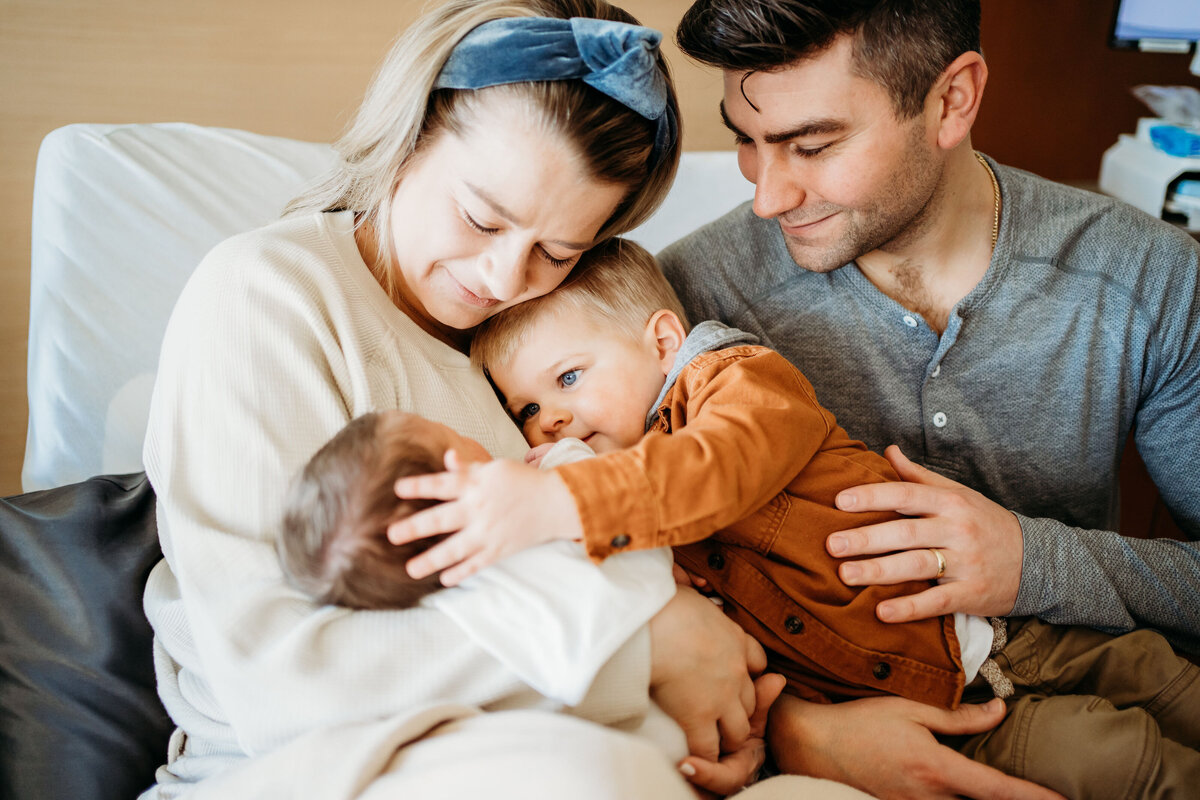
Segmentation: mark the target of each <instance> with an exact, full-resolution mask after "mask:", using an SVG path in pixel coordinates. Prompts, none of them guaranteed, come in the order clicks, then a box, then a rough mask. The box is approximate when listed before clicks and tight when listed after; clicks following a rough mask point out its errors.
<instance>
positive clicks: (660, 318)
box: [645, 308, 687, 376]
mask: <svg viewBox="0 0 1200 800" xmlns="http://www.w3.org/2000/svg"><path fill="white" fill-rule="evenodd" d="M686 338H687V334H686V333H685V332H684V330H683V323H682V322H680V321H679V317H678V316H676V314H675V312H673V311H668V310H667V309H665V308H663V309H659V310H658V311H655V312H654V314H653V315H652V316H651V317H650V321H649V322H647V323H646V335H645V339H646V344H647V346H649V347H653V348H654V352H655V355H656V357H657V358H658V363H659V366H661V367H662V372H663V375H664V376H665V375H667V374H668V373H669V372H670V371H671V367H672V366H674V364H675V356H676V355H678V354H679V348H681V347H683V340H684V339H686Z"/></svg>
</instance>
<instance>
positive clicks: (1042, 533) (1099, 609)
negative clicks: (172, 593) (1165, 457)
mask: <svg viewBox="0 0 1200 800" xmlns="http://www.w3.org/2000/svg"><path fill="white" fill-rule="evenodd" d="M1017 517H1018V519H1020V521H1021V529H1022V531H1023V533H1024V536H1025V554H1024V560H1023V564H1022V568H1021V588H1020V592H1019V593H1018V595H1017V602H1016V605H1015V606H1014V608H1013V610H1012V614H1013V615H1035V616H1038V617H1041V618H1042V619H1044V620H1046V621H1047V622H1053V623H1058V624H1061V625H1086V626H1089V627H1093V628H1098V629H1100V630H1104V631H1108V632H1110V633H1119V632H1124V631H1129V630H1132V629H1134V628H1138V627H1151V628H1157V629H1158V630H1159V631H1161V632H1162V633H1163V634H1164V635H1165V636H1166V637H1167V638H1168V639H1169V640H1170V641H1171V643H1172V644H1174V645H1175V646H1176V647H1179V648H1181V649H1183V650H1188V651H1190V652H1193V653H1200V547H1198V546H1197V543H1196V542H1177V541H1174V540H1171V539H1131V538H1129V537H1125V536H1120V535H1118V534H1116V533H1113V532H1112V531H1099V530H1085V529H1082V528H1072V527H1070V526H1068V525H1064V524H1062V523H1061V522H1056V521H1054V520H1050V519H1032V518H1030V517H1024V516H1021V515H1019V514H1018V515H1017Z"/></svg>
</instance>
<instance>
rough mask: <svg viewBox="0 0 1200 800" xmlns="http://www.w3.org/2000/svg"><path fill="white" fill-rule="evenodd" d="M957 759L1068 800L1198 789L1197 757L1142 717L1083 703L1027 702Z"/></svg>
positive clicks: (1064, 699)
mask: <svg viewBox="0 0 1200 800" xmlns="http://www.w3.org/2000/svg"><path fill="white" fill-rule="evenodd" d="M962 752H963V753H965V754H966V755H968V756H971V757H972V758H974V759H976V760H977V761H982V762H984V763H986V764H989V765H991V766H993V767H996V768H997V769H1000V770H1003V771H1004V772H1007V773H1008V774H1010V775H1015V776H1017V777H1020V778H1026V779H1028V780H1031V781H1034V782H1036V783H1040V784H1042V785H1043V786H1048V787H1050V788H1051V789H1054V790H1055V791H1057V792H1060V793H1062V794H1064V795H1066V796H1067V797H1079V798H1083V797H1120V798H1169V797H1186V796H1188V795H1187V793H1188V792H1190V791H1192V790H1193V789H1194V787H1197V786H1200V753H1198V752H1196V751H1195V750H1192V749H1191V748H1188V747H1185V746H1184V745H1181V744H1178V743H1177V742H1173V741H1171V740H1170V739H1167V738H1166V737H1164V736H1163V734H1162V731H1161V730H1160V729H1159V726H1158V723H1157V722H1156V721H1155V720H1154V718H1153V717H1151V716H1150V715H1149V714H1148V713H1146V711H1144V710H1143V709H1141V708H1137V707H1134V708H1126V709H1119V708H1116V707H1115V706H1113V704H1112V703H1110V702H1108V701H1107V700H1105V699H1103V698H1100V697H1093V696H1088V695H1059V696H1052V697H1046V696H1041V695H1025V696H1023V697H1021V698H1019V699H1018V700H1016V701H1015V702H1013V703H1010V706H1009V712H1008V716H1007V717H1005V719H1004V722H1003V723H1001V725H1000V726H999V727H998V728H996V729H995V730H994V731H991V732H990V733H988V734H985V735H982V736H978V737H974V738H972V739H971V740H970V741H968V743H967V745H966V746H965V747H963V748H962Z"/></svg>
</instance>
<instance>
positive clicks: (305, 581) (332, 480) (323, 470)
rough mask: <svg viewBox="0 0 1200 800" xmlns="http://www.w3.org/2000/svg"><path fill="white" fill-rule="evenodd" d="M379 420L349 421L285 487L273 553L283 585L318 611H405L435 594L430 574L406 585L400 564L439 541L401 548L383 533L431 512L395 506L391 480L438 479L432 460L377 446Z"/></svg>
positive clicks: (422, 452)
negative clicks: (322, 605) (322, 608)
mask: <svg viewBox="0 0 1200 800" xmlns="http://www.w3.org/2000/svg"><path fill="white" fill-rule="evenodd" d="M380 420H381V417H380V415H379V414H375V413H369V414H364V415H362V416H360V417H357V418H355V419H353V420H351V421H350V423H349V424H348V425H346V427H344V428H342V430H341V431H339V432H338V433H337V435H335V436H334V437H333V438H332V439H330V440H329V441H328V442H327V443H326V444H325V446H324V447H322V448H321V449H320V450H318V451H317V452H316V454H315V455H314V456H313V457H312V458H311V459H309V462H308V464H306V465H305V467H304V470H303V471H302V472H301V473H300V474H299V475H298V476H297V477H296V479H295V480H294V481H293V482H292V485H291V488H290V490H289V491H288V496H287V501H286V507H285V510H284V517H283V530H282V531H281V532H280V536H279V538H278V539H277V540H276V552H277V553H278V555H279V561H280V564H281V566H282V567H283V573H284V576H285V577H286V578H287V580H288V583H290V584H291V585H293V586H295V587H296V588H297V589H299V590H300V591H302V592H304V593H305V594H307V595H309V596H310V597H312V598H313V599H314V600H316V601H317V602H319V603H327V604H330V605H339V606H346V607H349V608H372V609H387V608H409V607H411V606H413V605H415V604H416V603H417V601H418V600H420V599H421V598H422V597H424V596H425V595H427V594H429V593H430V592H433V591H436V590H437V589H440V588H441V583H439V582H438V574H434V575H430V576H428V577H425V578H422V579H421V580H414V579H413V578H412V577H410V576H409V574H408V572H407V571H405V569H404V565H405V562H407V561H408V559H410V558H412V557H413V556H415V555H417V554H418V553H421V552H423V551H425V550H427V549H428V548H430V547H432V546H433V545H434V544H436V543H437V542H439V541H441V540H442V539H444V538H446V537H445V536H444V535H443V536H434V537H430V538H427V539H418V540H417V541H415V542H411V543H409V544H404V545H394V544H392V543H391V542H389V541H388V539H387V526H388V525H389V524H390V523H392V522H395V521H396V520H399V519H403V518H404V517H407V516H410V515H412V514H415V513H416V512H417V511H419V510H421V509H422V508H427V507H429V506H431V505H434V504H435V503H436V502H437V501H433V500H400V499H399V498H397V497H396V493H395V491H394V490H393V488H392V486H393V484H394V483H395V482H396V479H397V478H402V477H407V476H409V475H423V474H426V473H430V472H440V471H442V469H443V466H442V459H441V457H440V456H438V455H435V454H433V453H431V452H429V450H428V449H426V448H424V447H421V446H418V445H416V444H413V443H411V442H402V443H397V442H384V441H382V440H381V429H380V427H381V426H380Z"/></svg>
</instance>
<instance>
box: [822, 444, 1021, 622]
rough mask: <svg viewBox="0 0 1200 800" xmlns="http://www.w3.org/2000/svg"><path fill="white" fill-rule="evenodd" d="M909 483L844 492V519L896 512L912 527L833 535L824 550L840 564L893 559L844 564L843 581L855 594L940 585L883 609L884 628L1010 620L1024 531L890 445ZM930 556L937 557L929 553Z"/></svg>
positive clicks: (882, 526)
mask: <svg viewBox="0 0 1200 800" xmlns="http://www.w3.org/2000/svg"><path fill="white" fill-rule="evenodd" d="M885 455H886V456H887V459H888V461H890V462H891V464H892V466H893V467H894V468H895V470H896V472H897V473H898V474H899V475H900V478H901V480H902V481H904V482H903V483H895V482H892V483H874V484H868V485H866V486H856V487H854V488H852V489H846V490H844V491H842V492H840V493H839V494H838V496H837V499H836V502H837V506H838V508H840V509H842V510H843V511H882V510H888V511H896V512H899V513H901V514H905V515H908V516H909V517H912V519H901V520H894V521H892V522H882V523H879V524H877V525H867V526H865V527H862V528H852V529H850V530H845V531H841V532H840V533H834V534H832V535H830V536H829V538H828V539H827V540H826V548H827V549H828V550H829V553H830V555H832V556H834V557H836V558H845V557H847V556H857V555H873V554H878V553H888V554H889V555H882V556H880V557H878V558H870V559H863V560H858V561H846V562H843V563H842V565H841V566H840V567H839V568H838V575H839V576H840V577H841V579H842V580H843V581H844V582H845V583H846V584H847V585H849V586H863V585H867V584H894V583H901V582H902V581H907V580H930V579H932V578H936V577H938V574H937V573H938V564H939V562H938V557H937V554H936V553H934V552H933V550H937V551H939V552H940V553H941V556H942V558H943V559H944V560H945V573H944V574H943V575H941V576H940V580H939V585H937V586H933V587H931V588H929V589H926V590H925V591H923V592H920V593H918V594H915V595H909V596H907V597H897V598H893V599H891V600H885V601H883V602H881V603H880V604H879V605H878V606H877V607H876V610H875V613H876V614H877V615H878V616H879V618H880V619H881V620H883V621H884V622H907V621H909V620H914V619H926V618H928V617H936V616H938V615H941V614H949V613H953V612H956V611H961V612H963V613H966V614H978V615H980V616H1004V615H1006V614H1008V613H1009V612H1010V611H1012V608H1013V606H1014V605H1015V604H1016V602H1017V590H1018V589H1019V588H1020V585H1021V558H1022V555H1023V553H1024V542H1023V539H1022V534H1021V523H1020V522H1019V521H1018V520H1017V518H1016V516H1015V515H1014V514H1013V513H1012V512H1011V511H1009V510H1007V509H1005V508H1003V507H1002V506H999V505H997V504H996V503H993V502H992V501H991V500H989V499H987V498H986V497H984V496H983V495H981V494H980V493H979V492H976V491H974V490H972V489H968V488H967V487H965V486H963V485H962V484H960V483H957V482H955V481H952V480H950V479H949V478H945V477H942V476H941V475H938V474H937V473H935V472H930V471H929V470H927V469H925V468H924V467H922V466H919V465H917V464H914V463H913V462H911V461H909V460H908V459H907V458H906V457H905V456H904V454H903V453H901V452H900V448H898V447H896V446H895V445H892V446H891V447H889V448H888V449H887V451H886V452H885ZM930 548H932V549H930Z"/></svg>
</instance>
